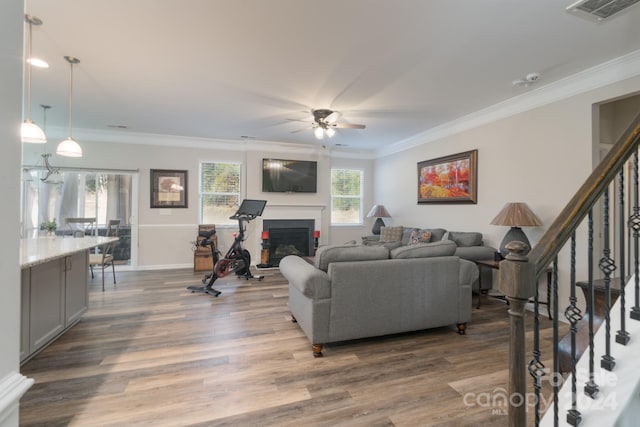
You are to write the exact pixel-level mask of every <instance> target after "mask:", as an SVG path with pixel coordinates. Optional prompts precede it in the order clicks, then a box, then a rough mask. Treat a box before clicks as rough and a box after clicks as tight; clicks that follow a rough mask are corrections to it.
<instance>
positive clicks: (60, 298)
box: [29, 258, 65, 353]
mask: <svg viewBox="0 0 640 427" xmlns="http://www.w3.org/2000/svg"><path fill="white" fill-rule="evenodd" d="M29 283H30V298H29V301H30V304H29V352H30V353H32V352H34V351H36V350H38V349H40V347H42V346H43V345H45V344H46V343H48V342H49V341H51V340H52V339H53V338H54V337H55V336H56V335H58V334H60V333H61V332H62V329H63V328H64V323H65V321H64V303H65V301H64V290H65V289H64V288H65V287H64V258H61V259H56V260H53V261H49V262H46V263H44V264H39V265H36V266H34V267H31V278H30V280H29Z"/></svg>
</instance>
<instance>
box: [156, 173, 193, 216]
mask: <svg viewBox="0 0 640 427" xmlns="http://www.w3.org/2000/svg"><path fill="white" fill-rule="evenodd" d="M187 176H188V171H186V170H170V169H151V181H150V184H151V185H150V187H151V188H150V192H151V207H152V208H186V207H188V202H187V189H188V188H187Z"/></svg>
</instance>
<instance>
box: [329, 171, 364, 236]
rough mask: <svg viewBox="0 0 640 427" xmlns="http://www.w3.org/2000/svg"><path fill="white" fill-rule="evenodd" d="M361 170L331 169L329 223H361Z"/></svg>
mask: <svg viewBox="0 0 640 427" xmlns="http://www.w3.org/2000/svg"><path fill="white" fill-rule="evenodd" d="M362 175H363V172H362V171H361V170H353V169H331V224H362Z"/></svg>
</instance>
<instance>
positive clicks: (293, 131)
mask: <svg viewBox="0 0 640 427" xmlns="http://www.w3.org/2000/svg"><path fill="white" fill-rule="evenodd" d="M309 129H311V128H303V129H297V130H292V131H291V133H298V132H304V131H305V130H309Z"/></svg>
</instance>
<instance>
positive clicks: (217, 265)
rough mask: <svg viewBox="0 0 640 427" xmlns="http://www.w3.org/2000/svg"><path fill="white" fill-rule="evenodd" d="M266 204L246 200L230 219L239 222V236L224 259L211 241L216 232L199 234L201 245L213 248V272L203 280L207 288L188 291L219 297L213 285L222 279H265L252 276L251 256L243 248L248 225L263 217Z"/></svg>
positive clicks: (190, 288) (202, 287)
mask: <svg viewBox="0 0 640 427" xmlns="http://www.w3.org/2000/svg"><path fill="white" fill-rule="evenodd" d="M266 204H267V201H266V200H251V199H245V200H243V201H242V203H241V204H240V207H239V208H238V210H237V211H236V213H235V214H233V215H232V216H230V217H229V219H234V220H237V221H238V234H236V236H235V239H234V240H233V244H232V245H231V247H230V248H229V250H228V251H227V253H226V254H225V256H224V257H223V258H220V251H218V249H217V248H216V247H215V243H214V242H213V240H211V236H213V234H215V230H211V231H204V232H200V233H198V235H199V236H200V237H203V239H202V241H201V242H200V243H199V245H201V246H209V247H211V256H212V258H213V271H212V272H211V274H208V275H206V276H205V277H204V279H202V283H205V286H189V287H187V289H188V290H190V291H191V292H199V293H206V294H209V295H213V296H214V297H217V296H218V295H220V294H221V292H220V291H219V290H217V289H214V288H213V283H214V282H215V281H216V280H217V279H218V278H220V277H225V276H227V275H228V274H230V273H235V274H236V276H238V277H241V276H244V278H245V279H246V280H249V279H256V280H262V279H263V278H264V276H254V275H253V274H251V268H250V267H251V254H250V253H249V251H248V250H246V249H245V248H243V247H242V242H243V241H244V240H245V231H246V229H247V225H246V224H247V223H248V222H250V221H251V220H253V219H255V218H256V217H258V216H261V215H262V211H264V208H265V206H266ZM207 280H208V282H207Z"/></svg>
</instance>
